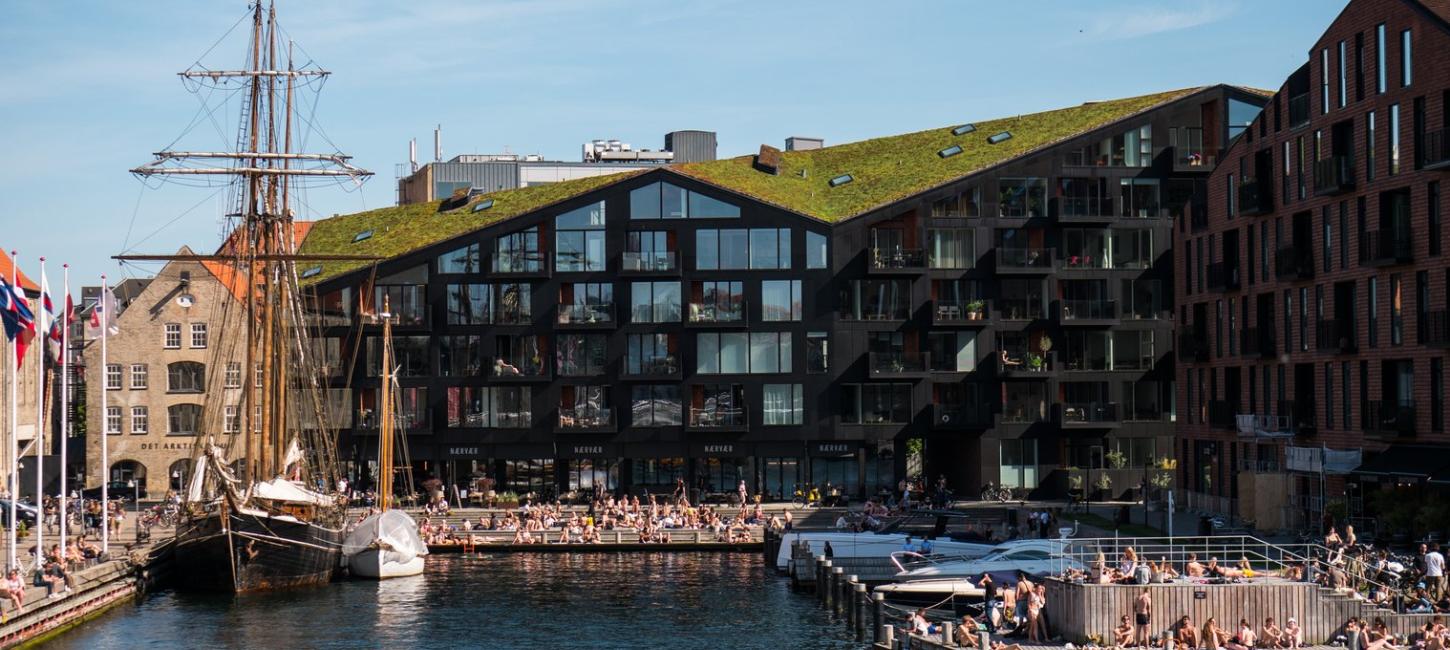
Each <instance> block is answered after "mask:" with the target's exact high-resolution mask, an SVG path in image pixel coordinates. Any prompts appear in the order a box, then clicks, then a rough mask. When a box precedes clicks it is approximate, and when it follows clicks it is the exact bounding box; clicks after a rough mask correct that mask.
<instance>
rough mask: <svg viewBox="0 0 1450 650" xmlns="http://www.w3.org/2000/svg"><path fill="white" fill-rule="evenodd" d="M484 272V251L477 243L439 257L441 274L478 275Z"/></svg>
mask: <svg viewBox="0 0 1450 650" xmlns="http://www.w3.org/2000/svg"><path fill="white" fill-rule="evenodd" d="M482 270H483V261H482V251H481V249H480V247H479V245H478V244H477V243H472V244H469V245H467V246H464V247H463V248H460V249H457V250H452V251H448V252H447V253H444V254H442V255H439V256H438V272H439V273H478V272H480V271H482Z"/></svg>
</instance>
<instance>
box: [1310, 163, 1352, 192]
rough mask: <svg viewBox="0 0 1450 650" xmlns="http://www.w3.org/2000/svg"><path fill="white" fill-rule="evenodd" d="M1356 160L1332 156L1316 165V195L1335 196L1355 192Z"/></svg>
mask: <svg viewBox="0 0 1450 650" xmlns="http://www.w3.org/2000/svg"><path fill="white" fill-rule="evenodd" d="M1354 180H1355V179H1354V159H1353V158H1350V157H1349V156H1330V157H1328V158H1325V159H1323V160H1319V161H1316V162H1315V163H1314V195H1315V196H1333V195H1335V194H1343V193H1345V192H1352V191H1354Z"/></svg>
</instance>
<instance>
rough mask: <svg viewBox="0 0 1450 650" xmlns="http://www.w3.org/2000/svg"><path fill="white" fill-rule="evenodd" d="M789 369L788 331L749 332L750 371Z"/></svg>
mask: <svg viewBox="0 0 1450 650" xmlns="http://www.w3.org/2000/svg"><path fill="white" fill-rule="evenodd" d="M790 371H791V334H790V332H751V333H750V372H751V373H754V374H760V373H776V372H790Z"/></svg>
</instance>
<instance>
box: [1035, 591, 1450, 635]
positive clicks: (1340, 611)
mask: <svg viewBox="0 0 1450 650" xmlns="http://www.w3.org/2000/svg"><path fill="white" fill-rule="evenodd" d="M1046 584H1047V610H1046V611H1047V613H1048V626H1049V628H1050V630H1051V632H1052V634H1053V635H1054V636H1060V637H1062V638H1063V639H1064V640H1067V641H1072V642H1074V643H1084V642H1086V641H1087V640H1088V638H1087V637H1088V636H1089V635H1100V636H1101V637H1103V638H1112V629H1113V628H1114V627H1115V626H1117V624H1118V618H1119V617H1120V616H1122V615H1124V614H1131V613H1132V612H1133V600H1134V599H1136V598H1137V597H1138V595H1139V594H1140V593H1142V591H1143V589H1144V588H1145V587H1144V586H1138V585H1088V584H1075V583H1065V582H1062V581H1059V580H1047V581H1046ZM1146 589H1148V594H1149V596H1150V597H1151V598H1152V599H1153V625H1152V632H1153V634H1158V635H1161V634H1163V633H1165V632H1166V631H1167V630H1168V628H1169V627H1170V626H1171V625H1173V623H1174V622H1176V621H1177V620H1178V618H1179V617H1181V616H1183V615H1185V614H1186V615H1188V616H1189V617H1191V618H1192V619H1193V623H1194V625H1197V626H1202V625H1203V624H1204V622H1205V621H1207V620H1208V619H1209V617H1213V618H1216V619H1218V624H1219V626H1220V627H1222V628H1224V629H1226V630H1232V629H1234V627H1236V626H1237V625H1238V622H1239V619H1248V621H1249V622H1250V623H1252V624H1253V625H1254V626H1255V627H1256V628H1257V627H1259V626H1261V625H1263V623H1264V619H1265V618H1268V617H1270V616H1272V617H1274V620H1275V621H1276V622H1278V624H1279V625H1280V626H1282V625H1283V624H1284V621H1286V620H1287V619H1289V618H1291V617H1292V618H1295V619H1297V620H1298V622H1299V625H1300V627H1302V628H1303V630H1304V642H1305V643H1306V644H1309V645H1318V644H1325V643H1328V642H1329V641H1330V640H1331V638H1332V637H1333V636H1334V635H1336V634H1338V633H1339V631H1340V628H1341V627H1342V626H1343V625H1344V622H1345V621H1347V620H1349V618H1350V617H1351V616H1358V617H1360V618H1369V619H1371V620H1373V619H1374V618H1376V617H1378V618H1383V619H1384V620H1385V623H1386V624H1387V625H1388V626H1389V628H1390V630H1391V631H1392V632H1394V633H1395V634H1396V635H1408V634H1410V633H1412V632H1414V631H1415V629H1416V628H1418V627H1420V626H1422V625H1424V624H1425V623H1426V622H1428V621H1429V620H1430V615H1429V614H1396V613H1394V612H1393V611H1391V610H1387V609H1381V608H1378V607H1374V606H1371V605H1369V604H1368V603H1366V602H1364V601H1362V600H1359V599H1357V598H1354V597H1353V596H1351V595H1348V594H1342V593H1335V592H1334V591H1333V590H1331V589H1325V588H1322V587H1319V586H1318V585H1314V584H1311V583H1307V582H1286V581H1282V580H1277V581H1264V582H1250V583H1242V584H1195V583H1175V584H1161V585H1147V586H1146Z"/></svg>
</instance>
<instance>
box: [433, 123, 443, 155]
mask: <svg viewBox="0 0 1450 650" xmlns="http://www.w3.org/2000/svg"><path fill="white" fill-rule="evenodd" d="M433 162H443V125H442V124H439V125H438V127H437V128H435V129H433Z"/></svg>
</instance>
